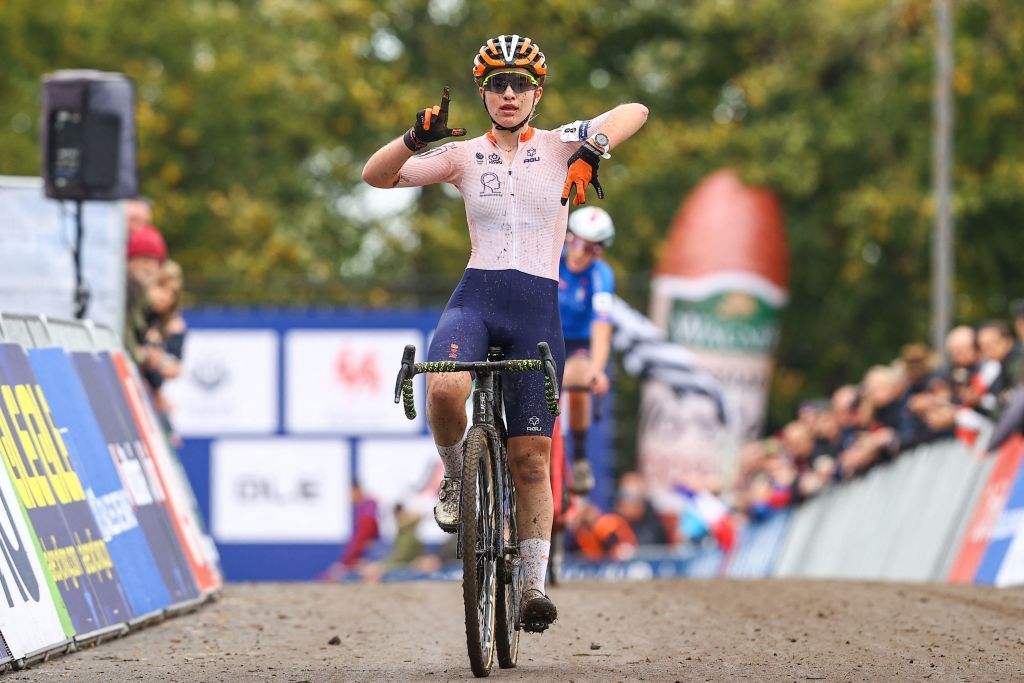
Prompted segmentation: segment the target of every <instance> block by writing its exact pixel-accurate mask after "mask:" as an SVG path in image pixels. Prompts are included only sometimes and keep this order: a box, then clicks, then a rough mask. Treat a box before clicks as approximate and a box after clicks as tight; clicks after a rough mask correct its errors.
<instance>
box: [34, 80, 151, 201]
mask: <svg viewBox="0 0 1024 683" xmlns="http://www.w3.org/2000/svg"><path fill="white" fill-rule="evenodd" d="M42 116H43V120H42V126H41V129H42V135H43V140H42V150H43V159H42V162H43V164H42V166H43V180H44V182H45V185H46V196H47V197H51V198H53V199H76V200H90V199H107V200H111V199H129V198H131V197H134V196H136V195H137V194H138V185H139V183H138V169H137V166H136V158H135V145H136V143H135V88H134V86H133V84H132V82H131V81H130V80H129V79H128V78H126V77H125V76H124V75H123V74H119V73H107V72H102V71H93V70H85V69H73V70H66V71H57V72H54V73H52V74H48V75H46V76H44V77H43V111H42Z"/></svg>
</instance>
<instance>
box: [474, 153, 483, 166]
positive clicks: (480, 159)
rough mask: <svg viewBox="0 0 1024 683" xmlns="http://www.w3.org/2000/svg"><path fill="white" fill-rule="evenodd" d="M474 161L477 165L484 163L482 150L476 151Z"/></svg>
mask: <svg viewBox="0 0 1024 683" xmlns="http://www.w3.org/2000/svg"><path fill="white" fill-rule="evenodd" d="M476 163H477V164H478V165H479V164H483V163H484V153H483V152H477V153H476Z"/></svg>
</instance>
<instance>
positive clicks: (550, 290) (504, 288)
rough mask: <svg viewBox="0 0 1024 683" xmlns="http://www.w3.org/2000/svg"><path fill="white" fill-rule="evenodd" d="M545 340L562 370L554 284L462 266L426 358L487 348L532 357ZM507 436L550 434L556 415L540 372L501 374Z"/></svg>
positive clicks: (481, 352) (478, 353)
mask: <svg viewBox="0 0 1024 683" xmlns="http://www.w3.org/2000/svg"><path fill="white" fill-rule="evenodd" d="M542 341H546V342H547V343H548V346H550V347H551V355H552V356H554V358H555V365H557V366H558V382H559V385H561V382H562V370H563V369H564V368H565V346H564V345H563V342H562V322H561V320H560V318H559V315H558V282H557V281H555V280H551V279H548V278H544V277H538V276H536V275H528V274H526V273H524V272H522V271H518V270H479V269H476V268H467V269H466V272H465V274H464V275H463V276H462V280H460V281H459V285H458V287H456V288H455V291H454V292H453V293H452V297H451V299H449V301H448V305H447V306H445V309H444V313H442V314H441V320H439V321H438V323H437V329H436V330H434V337H433V339H432V340H431V342H430V350H429V351H428V352H427V360H430V361H443V360H458V361H463V362H473V361H481V360H486V358H487V348H488V347H489V346H500V347H501V349H502V353H503V354H504V358H505V359H506V360H511V359H523V358H537V343H538V342H542ZM502 393H503V395H504V398H505V420H506V427H507V429H508V435H509V436H547V437H550V436H551V432H552V429H553V428H554V424H555V418H554V416H553V415H551V413H549V412H548V408H547V402H546V401H545V400H544V373H542V372H506V373H502Z"/></svg>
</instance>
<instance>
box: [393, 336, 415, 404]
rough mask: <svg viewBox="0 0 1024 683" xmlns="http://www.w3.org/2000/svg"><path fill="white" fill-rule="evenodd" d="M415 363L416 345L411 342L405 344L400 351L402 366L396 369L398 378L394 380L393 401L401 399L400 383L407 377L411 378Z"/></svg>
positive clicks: (396, 401)
mask: <svg viewBox="0 0 1024 683" xmlns="http://www.w3.org/2000/svg"><path fill="white" fill-rule="evenodd" d="M415 365H416V347H415V346H413V345H412V344H407V345H406V346H405V351H404V352H402V368H401V370H399V371H398V379H397V380H395V403H398V402H399V401H401V400H402V384H403V383H404V382H405V380H407V379H412V376H413V374H414V373H413V367H414V366H415Z"/></svg>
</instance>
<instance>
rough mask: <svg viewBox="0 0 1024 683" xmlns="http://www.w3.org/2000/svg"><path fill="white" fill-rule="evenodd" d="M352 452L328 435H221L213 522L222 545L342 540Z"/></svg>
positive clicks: (347, 524) (214, 466)
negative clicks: (328, 438) (293, 436)
mask: <svg viewBox="0 0 1024 683" xmlns="http://www.w3.org/2000/svg"><path fill="white" fill-rule="evenodd" d="M351 468H352V465H351V454H350V452H349V445H348V443H347V442H344V441H339V440H325V439H296V438H280V439H221V440H219V441H216V442H214V443H213V445H212V446H211V454H210V479H211V481H210V496H211V503H210V509H211V511H210V517H211V519H210V524H211V527H212V528H213V535H214V538H216V539H217V541H218V542H219V543H246V544H272V543H282V544H285V543H294V544H309V543H332V544H334V543H343V542H344V541H346V540H347V539H348V537H349V535H350V534H351V531H352V498H351V487H352V484H351V477H350V473H351Z"/></svg>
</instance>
